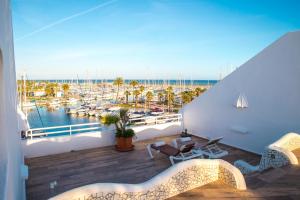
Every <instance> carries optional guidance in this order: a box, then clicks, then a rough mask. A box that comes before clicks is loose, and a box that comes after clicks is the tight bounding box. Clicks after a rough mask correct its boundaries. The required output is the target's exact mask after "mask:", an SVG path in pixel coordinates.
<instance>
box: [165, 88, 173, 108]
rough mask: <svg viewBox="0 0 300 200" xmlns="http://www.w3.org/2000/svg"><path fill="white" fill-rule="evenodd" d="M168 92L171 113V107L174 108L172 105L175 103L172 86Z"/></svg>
mask: <svg viewBox="0 0 300 200" xmlns="http://www.w3.org/2000/svg"><path fill="white" fill-rule="evenodd" d="M166 92H167V101H168V111H169V112H170V110H171V106H172V104H173V102H174V92H173V88H172V86H169V87H168V88H167V91H166Z"/></svg>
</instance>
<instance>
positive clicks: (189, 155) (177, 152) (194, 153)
mask: <svg viewBox="0 0 300 200" xmlns="http://www.w3.org/2000/svg"><path fill="white" fill-rule="evenodd" d="M194 146H195V143H190V144H186V145H182V146H181V147H180V148H179V149H178V148H175V147H173V146H171V145H169V144H166V143H165V142H164V141H159V142H156V143H154V144H148V145H147V150H148V153H149V156H150V157H151V158H152V159H153V158H154V157H153V154H152V150H154V151H156V152H157V153H162V154H164V155H167V156H168V157H169V159H170V161H171V163H172V165H174V164H175V161H184V160H189V159H193V158H198V157H200V158H203V155H202V152H200V151H198V150H195V149H193V148H194Z"/></svg>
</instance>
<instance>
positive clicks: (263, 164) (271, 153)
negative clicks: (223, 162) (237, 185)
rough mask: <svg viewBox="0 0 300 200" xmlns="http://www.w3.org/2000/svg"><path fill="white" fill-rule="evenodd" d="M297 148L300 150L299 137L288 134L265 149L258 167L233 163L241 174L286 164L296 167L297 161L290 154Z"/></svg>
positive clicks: (292, 154) (293, 155)
mask: <svg viewBox="0 0 300 200" xmlns="http://www.w3.org/2000/svg"><path fill="white" fill-rule="evenodd" d="M298 148H300V135H299V134H297V133H288V134H286V135H284V136H283V137H282V138H280V139H279V140H277V141H276V142H274V143H272V144H271V145H269V146H268V147H267V148H266V149H265V151H264V153H263V154H262V157H261V160H260V163H259V165H258V166H251V165H249V164H245V162H235V166H236V167H238V168H239V169H240V170H241V172H242V173H243V174H249V173H252V172H254V171H263V170H266V169H269V168H279V167H282V166H285V165H288V164H291V165H298V159H297V157H296V156H295V154H294V153H293V152H292V151H293V150H295V149H298Z"/></svg>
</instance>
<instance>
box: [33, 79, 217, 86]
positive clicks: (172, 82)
mask: <svg viewBox="0 0 300 200" xmlns="http://www.w3.org/2000/svg"><path fill="white" fill-rule="evenodd" d="M132 80H136V81H138V82H140V83H141V84H157V85H161V84H166V85H179V84H182V85H214V84H216V83H217V82H218V80H214V79H211V80H210V79H207V80H203V79H199V80H179V79H177V80H176V79H170V80H167V79H124V82H125V84H129V83H130V81H132ZM30 81H36V82H45V81H48V82H55V83H77V82H78V83H80V84H81V83H85V82H89V83H93V84H95V83H103V82H106V83H113V81H114V79H46V80H45V79H30Z"/></svg>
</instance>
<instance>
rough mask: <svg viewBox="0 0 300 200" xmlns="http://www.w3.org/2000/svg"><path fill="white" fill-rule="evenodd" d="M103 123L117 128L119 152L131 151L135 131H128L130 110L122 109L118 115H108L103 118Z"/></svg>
mask: <svg viewBox="0 0 300 200" xmlns="http://www.w3.org/2000/svg"><path fill="white" fill-rule="evenodd" d="M101 121H102V123H103V124H105V125H112V124H114V125H115V127H116V149H117V150H118V151H131V150H133V148H134V146H133V145H132V138H133V136H134V135H135V133H134V130H132V129H127V128H126V125H127V124H128V122H129V116H128V110H127V109H121V110H120V112H119V113H118V114H117V113H116V114H107V115H105V116H103V117H102V119H101Z"/></svg>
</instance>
